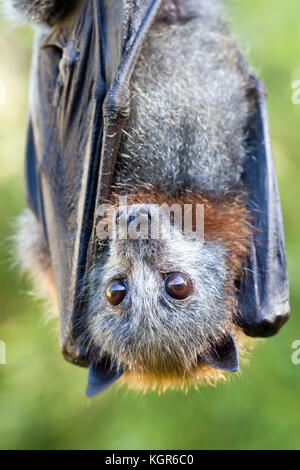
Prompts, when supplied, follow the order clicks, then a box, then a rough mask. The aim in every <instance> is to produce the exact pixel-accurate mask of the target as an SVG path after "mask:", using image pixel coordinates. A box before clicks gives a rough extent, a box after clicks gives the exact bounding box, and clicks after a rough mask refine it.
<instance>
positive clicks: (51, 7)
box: [10, 0, 74, 25]
mask: <svg viewBox="0 0 300 470" xmlns="http://www.w3.org/2000/svg"><path fill="white" fill-rule="evenodd" d="M72 1H74V0H48V1H46V2H45V1H43V0H11V1H10V4H11V6H12V7H13V9H15V10H16V11H17V12H19V13H20V14H21V15H22V16H24V17H25V18H26V19H27V20H29V21H33V22H34V23H46V24H48V25H52V24H53V23H54V22H55V20H56V19H57V18H59V16H60V15H61V14H62V13H63V12H64V10H65V9H66V8H67V6H68V5H70V4H71V3H72Z"/></svg>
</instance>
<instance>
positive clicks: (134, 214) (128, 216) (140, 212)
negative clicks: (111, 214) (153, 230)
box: [116, 204, 151, 227]
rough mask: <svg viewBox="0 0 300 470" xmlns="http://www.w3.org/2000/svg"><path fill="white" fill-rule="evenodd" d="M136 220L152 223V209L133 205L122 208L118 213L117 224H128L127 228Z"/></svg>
mask: <svg viewBox="0 0 300 470" xmlns="http://www.w3.org/2000/svg"><path fill="white" fill-rule="evenodd" d="M135 220H139V222H141V221H148V222H150V221H151V209H150V208H149V207H147V206H146V205H136V204H134V205H132V206H126V207H122V208H120V209H118V210H117V212H116V223H117V224H124V225H125V224H126V225H127V227H128V226H129V225H130V224H131V223H132V222H133V221H135Z"/></svg>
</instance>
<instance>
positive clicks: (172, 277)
mask: <svg viewBox="0 0 300 470" xmlns="http://www.w3.org/2000/svg"><path fill="white" fill-rule="evenodd" d="M165 289H166V291H167V293H168V294H169V295H170V296H171V297H173V299H178V300H183V299H186V298H187V297H188V296H189V295H190V293H191V290H192V281H191V280H190V278H189V277H188V276H187V275H186V274H183V273H170V274H169V275H168V276H167V277H166V279H165Z"/></svg>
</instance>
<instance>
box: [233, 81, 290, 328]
mask: <svg viewBox="0 0 300 470" xmlns="http://www.w3.org/2000/svg"><path fill="white" fill-rule="evenodd" d="M255 94H256V102H257V105H256V111H255V114H254V116H253V119H252V122H251V123H250V129H249V130H250V135H249V142H248V143H249V152H248V158H247V161H246V165H245V170H244V175H243V178H244V182H245V185H246V188H247V191H248V195H249V207H250V210H251V212H252V216H253V225H254V227H255V230H254V235H253V239H252V247H251V256H250V257H249V258H248V260H247V264H246V267H245V271H246V272H245V277H244V280H243V282H241V284H240V293H239V311H240V316H239V320H238V322H239V324H240V326H241V327H242V328H243V329H244V331H245V332H246V333H247V334H248V335H250V336H271V335H273V334H275V333H277V331H278V330H279V328H280V327H281V326H282V325H283V324H284V323H285V321H286V320H287V319H288V316H289V311H290V307H289V285H288V277H287V269H286V255H285V244H284V234H283V223H282V215H281V206H280V199H279V192H278V186H277V178H276V171H275V166H274V160H273V154H272V148H271V141H270V131H269V122H268V113H267V107H266V100H265V89H264V85H263V82H261V81H260V80H257V81H256V88H255Z"/></svg>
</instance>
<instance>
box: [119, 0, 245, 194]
mask: <svg viewBox="0 0 300 470" xmlns="http://www.w3.org/2000/svg"><path fill="white" fill-rule="evenodd" d="M184 6H185V8H186V9H187V10H190V11H195V12H197V13H198V16H197V17H196V18H194V19H193V20H191V21H189V22H186V23H185V24H181V23H179V24H178V23H177V24H173V25H168V24H165V23H163V22H159V21H158V22H157V23H156V24H155V25H153V27H152V29H151V31H150V33H149V35H148V38H147V40H146V42H145V45H144V47H143V50H142V53H141V56H140V58H139V60H138V62H137V65H136V68H135V71H134V75H133V77H132V100H131V114H130V119H129V122H128V124H127V128H126V129H125V132H124V137H123V139H122V144H121V150H120V156H119V160H118V166H117V170H116V176H115V186H116V188H118V189H121V188H123V187H125V192H126V191H128V188H130V187H133V188H136V186H137V185H143V184H152V185H154V186H156V187H159V188H162V189H164V190H168V191H171V192H174V191H176V189H177V188H178V187H179V188H180V187H185V188H190V189H191V190H195V189H197V190H199V189H201V190H202V191H219V190H220V191H227V190H228V189H230V188H232V187H233V186H237V185H238V184H239V180H240V175H241V170H242V163H243V161H244V158H245V150H244V140H245V128H246V125H247V120H248V117H249V111H250V109H249V101H248V100H247V99H246V88H247V87H246V79H247V77H244V76H243V75H242V73H241V71H240V70H239V68H238V63H237V62H238V51H237V48H236V46H235V45H234V43H233V41H232V39H231V37H230V36H229V34H228V32H227V29H226V26H225V24H224V22H223V20H222V15H221V12H222V10H221V8H220V4H219V3H218V2H216V1H215V0H187V1H185V2H184Z"/></svg>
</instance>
